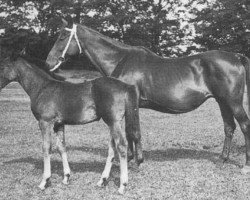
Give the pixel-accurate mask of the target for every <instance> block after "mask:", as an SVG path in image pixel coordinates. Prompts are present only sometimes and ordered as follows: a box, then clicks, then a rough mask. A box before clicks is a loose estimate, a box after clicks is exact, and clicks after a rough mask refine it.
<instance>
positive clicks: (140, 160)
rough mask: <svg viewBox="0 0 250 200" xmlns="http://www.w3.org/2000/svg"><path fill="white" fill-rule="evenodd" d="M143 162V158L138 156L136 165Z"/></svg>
mask: <svg viewBox="0 0 250 200" xmlns="http://www.w3.org/2000/svg"><path fill="white" fill-rule="evenodd" d="M143 162H144V158H139V159H138V160H137V166H138V167H139V166H140V164H142V163H143Z"/></svg>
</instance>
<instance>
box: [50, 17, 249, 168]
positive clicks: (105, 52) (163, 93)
mask: <svg viewBox="0 0 250 200" xmlns="http://www.w3.org/2000/svg"><path fill="white" fill-rule="evenodd" d="M64 24H65V26H64V28H62V30H61V32H60V35H59V37H58V39H57V41H56V43H55V44H54V47H53V48H52V49H51V51H50V53H49V55H48V57H47V60H46V61H47V63H48V65H49V67H50V69H51V70H52V71H53V70H55V69H56V68H58V67H59V66H60V64H61V63H62V62H63V59H64V56H65V55H75V54H78V53H81V52H83V51H84V52H85V54H86V55H87V56H88V57H89V58H90V59H91V60H92V62H93V64H95V66H96V68H97V69H99V71H100V72H101V73H102V74H103V75H105V76H112V77H116V78H118V79H119V80H121V81H123V82H125V83H128V84H131V85H135V86H136V90H137V94H138V95H139V98H140V105H139V106H140V107H141V108H150V109H154V110H157V111H161V112H165V113H173V114H175V113H185V112H189V111H192V110H194V109H195V108H197V107H199V106H200V105H201V104H202V103H203V102H205V101H206V100H207V99H208V98H210V97H213V98H215V99H216V101H217V102H218V104H219V107H220V110H221V115H222V118H223V122H224V130H225V135H226V137H225V141H224V147H223V151H222V158H223V160H224V161H225V160H227V159H228V157H229V152H230V146H231V141H232V137H233V133H234V130H235V128H236V124H235V121H234V119H236V120H237V122H238V123H239V125H240V128H241V130H242V132H243V134H244V136H245V142H246V166H245V167H244V168H243V170H242V171H243V172H249V171H250V121H249V118H248V116H247V114H246V111H245V110H244V108H243V93H244V87H245V83H246V84H247V89H248V99H249V98H250V94H249V92H250V91H249V89H250V82H249V77H250V74H249V60H248V58H246V57H244V56H242V55H240V54H236V53H229V52H223V51H208V52H205V53H202V54H197V55H193V56H189V57H183V58H175V59H167V58H162V57H159V56H157V55H156V54H154V53H152V52H151V51H149V50H148V49H146V48H143V47H132V46H129V45H125V44H122V43H120V42H118V41H116V40H113V39H111V38H109V37H106V36H104V35H102V34H100V33H99V32H97V31H94V30H92V29H90V28H88V27H86V26H83V25H79V24H73V27H72V24H70V23H67V22H66V21H64Z"/></svg>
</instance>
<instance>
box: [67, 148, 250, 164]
mask: <svg viewBox="0 0 250 200" xmlns="http://www.w3.org/2000/svg"><path fill="white" fill-rule="evenodd" d="M68 150H69V151H82V152H89V153H93V154H95V155H101V156H103V157H107V156H108V149H104V148H92V147H87V146H82V147H76V146H70V147H69V148H68ZM237 151H239V153H244V152H245V147H244V146H239V147H237ZM143 154H144V158H145V161H144V162H147V160H149V161H156V162H165V161H176V160H181V159H191V160H209V161H211V162H213V163H222V160H221V158H220V155H221V154H220V153H215V152H212V151H209V150H195V149H186V148H167V149H164V150H151V151H143ZM226 163H230V164H233V165H236V166H240V165H239V163H238V162H237V161H235V160H233V159H230V158H229V160H228V161H226Z"/></svg>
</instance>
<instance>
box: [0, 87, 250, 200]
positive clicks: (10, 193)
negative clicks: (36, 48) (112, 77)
mask: <svg viewBox="0 0 250 200" xmlns="http://www.w3.org/2000/svg"><path fill="white" fill-rule="evenodd" d="M0 113H1V114H0V199H3V200H15V199H16V200H28V199H30V200H36V199H44V200H45V199H48V200H55V199H60V200H66V199H70V200H74V199H84V200H85V199H86V200H98V199H101V200H104V199H107V200H112V199H126V200H131V199H148V200H149V199H190V200H193V199H216V200H217V199H221V200H225V199H248V198H250V176H249V175H242V174H241V173H240V168H241V167H242V165H243V164H244V163H245V154H244V150H245V147H244V140H243V135H242V133H241V132H240V131H239V128H237V130H236V133H235V137H234V140H233V146H232V153H231V156H230V161H229V162H228V163H226V164H224V165H221V164H219V162H218V161H219V159H218V156H219V154H220V153H221V150H222V146H223V140H224V133H223V124H222V119H221V117H220V113H219V109H218V106H217V104H216V103H215V101H214V100H208V101H207V102H206V103H205V104H203V105H202V106H201V107H200V108H199V109H197V110H195V111H193V112H190V113H187V114H182V115H168V114H162V113H159V112H155V111H152V110H145V109H141V110H140V117H141V128H142V138H143V145H144V153H145V158H146V159H145V162H144V163H143V164H142V165H141V166H140V168H139V170H138V169H137V168H136V167H135V165H134V164H133V163H130V165H129V184H128V187H127V191H126V194H125V195H124V196H120V195H118V192H117V190H118V186H119V165H118V163H116V164H115V166H114V167H113V168H112V175H111V178H110V180H109V183H108V185H107V186H106V187H105V188H98V187H96V183H97V181H98V180H99V178H100V175H101V172H102V170H103V168H104V164H105V159H106V156H107V144H108V138H109V133H108V129H107V127H106V125H105V124H104V123H103V122H102V121H100V122H94V123H92V124H88V125H85V126H67V127H66V141H67V147H68V156H69V162H70V167H71V169H72V175H71V179H70V184H69V185H68V186H65V185H63V184H62V183H61V181H62V163H61V160H60V156H59V155H58V154H57V153H56V152H55V153H54V154H53V156H52V178H51V181H52V185H51V187H49V188H47V189H46V190H45V191H40V190H39V189H38V187H37V186H38V184H39V182H40V181H41V176H42V171H43V158H42V150H41V134H40V131H39V129H38V125H37V122H36V120H35V119H34V117H33V115H32V113H31V111H30V108H29V101H28V99H27V96H26V95H25V94H24V92H23V90H22V89H20V87H19V86H18V87H17V84H12V85H10V86H8V87H7V89H5V90H3V91H2V92H1V93H0Z"/></svg>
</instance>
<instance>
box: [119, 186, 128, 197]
mask: <svg viewBox="0 0 250 200" xmlns="http://www.w3.org/2000/svg"><path fill="white" fill-rule="evenodd" d="M125 188H126V187H125V186H124V185H122V186H120V188H119V190H118V193H119V194H120V195H124V194H125Z"/></svg>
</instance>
